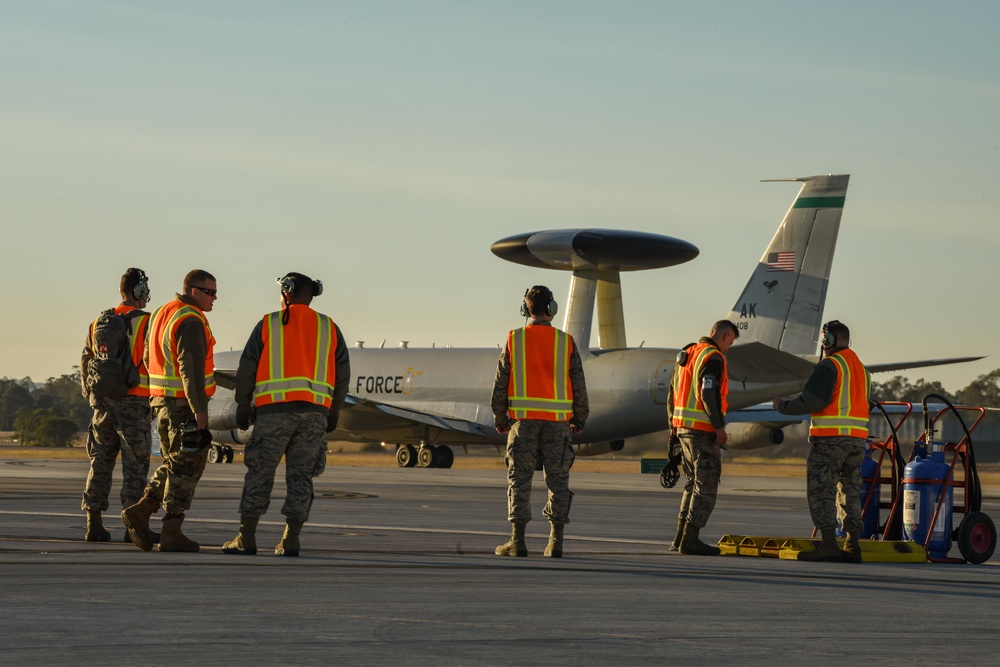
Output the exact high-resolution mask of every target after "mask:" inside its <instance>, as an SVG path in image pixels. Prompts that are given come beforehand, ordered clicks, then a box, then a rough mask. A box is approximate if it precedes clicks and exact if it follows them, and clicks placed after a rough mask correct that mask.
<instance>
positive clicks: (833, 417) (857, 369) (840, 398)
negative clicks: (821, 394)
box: [809, 348, 872, 438]
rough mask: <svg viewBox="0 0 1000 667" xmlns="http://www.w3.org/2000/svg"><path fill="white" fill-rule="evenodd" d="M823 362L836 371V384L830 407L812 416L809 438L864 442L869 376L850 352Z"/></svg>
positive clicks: (855, 356) (847, 349)
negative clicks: (843, 438) (847, 438)
mask: <svg viewBox="0 0 1000 667" xmlns="http://www.w3.org/2000/svg"><path fill="white" fill-rule="evenodd" d="M827 359H829V360H830V361H832V362H833V365H834V367H836V369H837V384H836V385H835V386H834V388H833V400H831V401H830V404H829V405H827V406H826V407H825V408H823V409H822V410H820V411H819V412H814V413H813V414H812V423H811V424H810V425H809V435H813V436H849V437H852V438H867V437H868V396H869V395H870V393H871V383H872V376H871V374H870V373H869V372H868V369H867V368H865V366H864V364H862V363H861V360H860V359H858V355H856V354H855V353H854V350H852V349H850V348H844V349H843V350H839V351H837V352H834V353H833V354H831V355H829V356H828V357H827Z"/></svg>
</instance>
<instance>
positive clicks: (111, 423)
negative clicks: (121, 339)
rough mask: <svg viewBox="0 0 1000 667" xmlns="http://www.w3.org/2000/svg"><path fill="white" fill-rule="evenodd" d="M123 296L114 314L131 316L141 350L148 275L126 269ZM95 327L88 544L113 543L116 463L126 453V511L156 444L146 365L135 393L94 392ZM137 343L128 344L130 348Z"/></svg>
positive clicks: (85, 362)
mask: <svg viewBox="0 0 1000 667" xmlns="http://www.w3.org/2000/svg"><path fill="white" fill-rule="evenodd" d="M119 293H120V294H121V297H122V302H121V305H119V306H118V307H117V308H115V312H116V313H119V314H124V313H132V314H131V315H130V316H129V318H130V319H129V322H130V324H129V328H130V334H131V336H132V337H133V338H138V341H139V342H138V343H137V344H138V345H139V346H140V348H141V341H142V337H143V335H144V333H145V325H146V323H147V322H148V317H149V314H148V313H143V312H141V311H142V309H143V308H145V307H146V304H147V303H148V302H149V286H148V282H147V280H146V274H145V273H144V272H143V271H142V270H141V269H135V268H131V269H129V270H128V271H126V272H125V274H124V275H123V276H122V279H121V284H120V288H119ZM135 311H138V313H137V312H135ZM95 324H96V323H95ZM93 326H94V325H91V327H90V329H88V332H87V340H86V342H85V343H84V347H83V355H82V357H81V361H80V379H81V382H82V385H83V395H84V396H85V397H86V398H87V400H88V401H89V402H90V406H91V407H92V408H93V409H94V416H93V418H92V419H91V421H90V427H89V428H88V430H87V455H88V456H89V457H90V472H89V473H88V474H87V482H86V485H85V486H84V489H83V502H82V503H81V509H83V510H84V511H86V512H87V532H86V535H85V539H86V540H87V541H88V542H107V541H109V540H110V539H111V533H109V532H108V531H107V530H106V529H105V528H104V526H103V523H102V520H101V513H102V512H105V511H107V509H108V507H109V502H108V497H109V496H110V494H111V486H112V477H113V474H114V470H115V461H116V460H117V458H118V455H119V453H121V458H122V488H121V494H120V498H121V503H122V507H127V506H129V505H132V504H133V503H135V502H137V501H138V500H139V498H140V497H142V490H143V488H144V487H145V485H146V477H147V475H149V456H150V450H151V446H152V444H151V439H152V438H151V435H150V430H149V425H150V421H151V419H152V414H151V412H150V408H149V395H148V394H149V386H148V375H147V374H146V370H145V367H144V366H142V367H140V368H139V369H138V372H139V377H140V386H139V387H135V388H133V389H132V390H130V393H129V394H128V395H126V396H123V397H121V398H111V397H103V396H102V397H98V396H95V395H94V394H93V392H92V391H91V390H90V388H89V386H88V382H87V379H88V376H89V366H90V363H91V360H93V359H94V357H95V354H96V350H95V349H94V348H95V343H94V341H93V335H92V332H93ZM132 342H133V341H132V340H130V341H129V343H130V345H131V343H132ZM130 349H131V346H130Z"/></svg>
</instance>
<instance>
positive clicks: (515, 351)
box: [510, 327, 528, 397]
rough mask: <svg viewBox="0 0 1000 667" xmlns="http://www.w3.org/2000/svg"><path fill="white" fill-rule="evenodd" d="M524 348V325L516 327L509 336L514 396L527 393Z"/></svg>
mask: <svg viewBox="0 0 1000 667" xmlns="http://www.w3.org/2000/svg"><path fill="white" fill-rule="evenodd" d="M524 350H525V330H524V327H522V328H520V329H516V330H515V331H514V333H513V334H512V335H511V337H510V361H511V366H512V368H511V372H512V373H513V374H514V396H515V397H522V396H527V394H528V372H527V359H526V356H527V355H526V354H525V352H524Z"/></svg>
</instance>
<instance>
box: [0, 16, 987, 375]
mask: <svg viewBox="0 0 1000 667" xmlns="http://www.w3.org/2000/svg"><path fill="white" fill-rule="evenodd" d="M997 26H1000V4H998V3H996V2H992V1H982V2H954V3H941V2H921V1H917V2H914V1H913V0H908V1H906V2H881V3H871V2H867V1H865V2H860V1H859V2H854V1H846V2H845V1H842V2H838V3H808V2H806V3H804V2H792V1H787V2H786V1H762V0H757V1H755V2H711V1H706V2H699V3H692V2H683V3H681V2H666V1H658V2H627V1H624V2H581V1H579V0H573V1H571V2H570V1H567V2H538V1H533V2H464V1H463V2H430V1H424V2H377V1H375V2H372V1H366V2H333V1H329V2H326V1H324V2H319V1H317V2H283V3H275V2H247V1H240V2H141V1H137V0H129V1H127V2H125V1H122V2H113V1H104V2H99V1H87V0H71V1H65V2H59V1H49V0H30V1H25V2H18V1H14V0H5V1H4V2H3V3H2V4H0V87H2V88H0V89H2V93H0V182H2V196H0V220H2V226H3V235H2V238H3V242H2V248H3V259H2V262H0V278H2V282H3V285H4V286H5V289H4V290H3V296H2V297H0V299H2V301H0V303H2V310H3V313H4V316H3V317H2V318H0V376H3V375H7V376H12V377H24V376H27V375H30V376H31V377H32V378H34V379H35V380H44V379H46V378H48V377H51V376H55V375H61V374H63V373H68V372H70V371H71V369H72V367H73V366H74V365H75V364H77V363H79V352H80V349H81V346H82V342H83V338H84V334H85V330H86V326H87V323H88V322H89V321H90V320H91V319H93V318H94V317H95V316H96V314H97V313H98V312H99V311H100V310H102V309H104V308H107V307H110V306H111V305H113V304H114V303H116V302H117V301H118V294H117V289H118V281H119V278H120V276H121V274H122V272H123V271H124V270H125V269H126V268H127V267H129V266H133V265H136V266H140V267H142V268H144V269H145V270H146V271H147V273H148V274H149V275H150V279H151V287H152V291H153V299H152V305H153V306H157V305H160V304H161V303H163V302H164V301H165V300H167V299H169V298H170V297H171V296H172V295H173V293H174V292H175V291H177V290H178V289H179V288H180V283H181V279H182V277H183V275H184V274H185V273H186V272H187V271H188V270H189V269H192V268H205V269H207V270H209V271H211V272H212V273H214V274H215V275H216V276H217V277H218V282H219V289H220V292H219V300H218V302H217V304H216V310H215V311H214V312H213V313H212V314H211V315H210V320H211V323H212V326H213V328H214V330H215V334H216V337H217V339H218V348H217V349H222V350H226V349H229V348H240V347H242V345H243V343H244V342H245V340H246V338H247V336H248V335H249V332H250V330H251V328H252V327H253V325H254V323H255V322H256V321H257V320H258V319H259V317H260V316H261V315H262V314H263V313H264V312H266V311H269V310H273V309H274V307H275V306H276V304H277V295H276V286H275V284H274V279H275V277H277V276H279V275H282V274H284V273H286V272H288V271H301V272H303V273H307V274H309V275H311V276H313V277H315V278H320V279H322V280H323V281H324V283H325V285H326V288H327V291H326V293H325V294H324V295H323V296H322V297H320V298H319V299H318V300H317V301H316V302H315V304H314V305H316V306H317V307H318V308H319V309H320V310H322V311H324V312H326V313H328V314H330V315H331V316H333V317H334V318H335V319H336V320H337V322H338V323H339V324H340V325H341V328H342V329H343V331H344V334H345V336H346V337H347V338H348V340H349V341H352V342H353V341H354V340H357V339H361V340H365V341H366V343H367V344H368V345H378V344H379V343H380V342H381V341H382V340H383V339H385V340H386V345H397V344H398V342H399V340H401V339H405V340H409V341H410V343H411V345H414V346H430V345H431V344H436V345H439V346H441V345H453V346H479V347H481V346H493V345H496V344H497V343H498V342H499V341H501V340H502V339H503V336H504V334H505V332H506V331H507V329H509V328H511V327H514V326H519V325H520V324H521V323H522V322H523V320H521V318H520V317H519V316H518V313H517V310H518V303H519V300H520V297H521V294H522V293H523V292H524V289H525V288H526V287H527V286H529V285H531V284H533V283H546V284H548V285H550V286H551V287H552V288H553V289H554V290H555V292H556V295H557V297H558V298H560V299H563V300H564V299H565V295H566V293H567V288H568V285H569V275H568V274H564V273H556V272H548V271H542V270H533V269H528V268H526V267H521V266H518V265H514V264H508V263H506V262H503V261H501V260H499V259H497V258H495V257H494V256H493V255H492V254H491V253H490V251H489V247H490V244H491V243H492V242H494V241H496V240H497V239H500V238H502V237H505V236H509V235H511V234H517V233H522V232H528V231H535V230H542V229H552V228H570V227H611V228H621V229H634V230H641V231H649V232H657V233H662V234H667V235H670V236H676V237H679V238H683V239H685V240H687V241H690V242H692V243H694V244H695V245H697V246H698V247H699V248H700V249H701V255H700V257H698V259H696V260H695V261H693V262H690V263H688V264H686V265H683V266H680V267H675V268H672V269H663V270H659V271H649V272H643V273H631V274H625V275H624V276H623V281H622V282H623V287H624V290H625V316H626V324H627V327H628V336H629V343H630V344H632V345H637V344H639V343H640V342H642V341H645V344H646V345H647V346H676V345H680V344H683V343H686V342H689V341H691V340H693V339H695V338H697V337H698V336H699V335H702V334H703V333H704V332H705V330H706V328H707V326H708V325H709V324H710V322H711V321H713V320H715V319H718V318H719V317H723V316H725V315H726V314H727V313H728V312H729V310H730V308H731V307H732V305H733V304H734V302H735V301H736V298H737V297H738V296H739V294H740V292H741V291H742V288H743V285H744V283H745V282H746V280H747V278H748V277H749V275H750V272H751V271H752V269H753V267H754V265H755V264H756V262H757V261H758V259H759V258H760V256H761V253H762V252H763V250H764V248H765V246H766V245H767V242H768V241H769V240H770V238H771V236H772V234H773V233H774V230H775V229H776V227H777V225H778V223H779V221H780V219H781V217H782V215H783V214H784V212H785V210H786V209H787V208H788V206H789V204H790V203H791V201H792V199H793V197H794V196H795V194H796V192H797V187H798V185H797V184H793V183H760V182H759V181H760V180H761V179H767V178H784V177H792V176H808V175H813V174H820V173H828V172H833V173H849V174H851V187H850V190H849V192H848V196H847V205H846V208H845V212H844V217H843V223H842V227H841V235H840V242H839V244H838V250H837V256H836V258H835V260H834V267H833V281H832V284H831V287H830V290H829V297H828V301H827V310H826V317H827V319H830V318H837V319H840V320H843V321H844V322H846V323H848V324H849V325H850V326H851V328H852V330H853V334H854V342H855V348H856V349H857V350H858V352H859V354H861V356H862V358H863V359H865V360H868V361H871V362H876V361H878V362H889V361H902V360H909V359H922V358H933V357H941V356H954V355H963V354H991V353H993V349H994V347H995V345H996V341H997V332H998V330H1000V321H998V319H1000V318H998V316H997V305H996V302H997V298H996V294H997V290H996V282H997V277H998V271H997V269H996V263H997V260H996V256H997V252H998V250H1000V225H998V224H997V223H998V218H1000V205H998V201H1000V193H998V190H1000V188H998V182H1000V179H998V176H1000V131H998V119H1000V47H998V44H1000V40H998V39H997V35H996V30H997ZM998 367H1000V356H996V357H991V358H988V359H986V360H985V361H983V362H979V363H976V364H968V365H964V366H956V367H953V368H950V369H926V370H917V371H913V372H912V374H911V375H910V377H911V378H912V379H914V380H915V379H917V378H919V377H925V378H928V379H937V380H940V381H941V382H943V383H944V385H945V387H946V388H948V389H950V390H957V389H959V388H961V387H963V386H965V385H966V384H968V382H970V381H971V380H972V379H974V378H975V377H976V376H977V375H980V374H982V373H986V372H988V371H991V370H993V369H994V368H998ZM878 379H881V380H886V379H888V377H887V376H883V377H876V380H878Z"/></svg>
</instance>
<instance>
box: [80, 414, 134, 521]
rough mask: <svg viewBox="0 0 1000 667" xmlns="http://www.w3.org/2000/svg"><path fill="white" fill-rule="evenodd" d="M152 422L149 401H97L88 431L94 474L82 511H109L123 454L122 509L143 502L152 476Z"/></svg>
mask: <svg viewBox="0 0 1000 667" xmlns="http://www.w3.org/2000/svg"><path fill="white" fill-rule="evenodd" d="M151 421H152V412H151V411H150V408H149V398H148V397H145V396H126V397H124V398H102V399H97V401H96V405H94V416H93V418H92V419H91V420H90V428H89V429H88V430H87V455H88V456H89V457H90V472H89V473H88V474H87V483H86V485H85V486H84V487H83V502H82V503H81V505H80V508H81V509H84V510H100V511H102V512H103V511H105V510H107V509H108V497H109V496H110V495H111V484H112V479H111V478H112V475H113V473H114V471H115V461H116V460H117V459H118V454H119V453H121V456H122V489H121V503H122V507H128V506H129V505H134V504H135V503H137V502H139V499H140V498H141V497H142V490H143V488H145V486H146V478H147V477H148V476H149V452H150V448H151V441H152V436H151V434H150V431H149V425H150V422H151Z"/></svg>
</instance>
